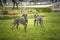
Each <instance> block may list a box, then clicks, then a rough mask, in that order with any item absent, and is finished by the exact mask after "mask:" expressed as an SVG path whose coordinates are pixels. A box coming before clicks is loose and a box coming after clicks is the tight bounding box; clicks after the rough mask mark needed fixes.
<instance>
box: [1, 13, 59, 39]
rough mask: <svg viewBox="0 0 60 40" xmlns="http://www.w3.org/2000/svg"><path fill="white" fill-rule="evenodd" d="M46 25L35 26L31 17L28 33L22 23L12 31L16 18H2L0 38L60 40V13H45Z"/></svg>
mask: <svg viewBox="0 0 60 40" xmlns="http://www.w3.org/2000/svg"><path fill="white" fill-rule="evenodd" d="M43 15H44V17H43V20H44V25H43V27H41V26H40V24H39V26H38V28H37V29H35V28H34V25H33V23H34V21H33V20H34V19H33V18H29V20H28V26H27V33H25V32H24V27H23V25H22V24H20V25H19V29H18V30H17V29H16V27H14V30H13V31H12V30H11V28H12V22H13V20H14V19H9V20H6V19H5V20H0V40H60V13H56V12H53V13H43Z"/></svg>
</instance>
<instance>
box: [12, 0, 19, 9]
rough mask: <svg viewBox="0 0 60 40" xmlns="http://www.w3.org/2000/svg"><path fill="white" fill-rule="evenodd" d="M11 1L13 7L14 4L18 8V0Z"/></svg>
mask: <svg viewBox="0 0 60 40" xmlns="http://www.w3.org/2000/svg"><path fill="white" fill-rule="evenodd" d="M12 2H13V9H14V8H15V5H16V6H17V8H18V0H12Z"/></svg>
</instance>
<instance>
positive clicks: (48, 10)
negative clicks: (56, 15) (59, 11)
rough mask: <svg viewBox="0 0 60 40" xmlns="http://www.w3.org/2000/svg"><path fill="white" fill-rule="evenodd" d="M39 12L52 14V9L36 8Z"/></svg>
mask: <svg viewBox="0 0 60 40" xmlns="http://www.w3.org/2000/svg"><path fill="white" fill-rule="evenodd" d="M35 9H36V10H37V12H52V10H51V8H35Z"/></svg>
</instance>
